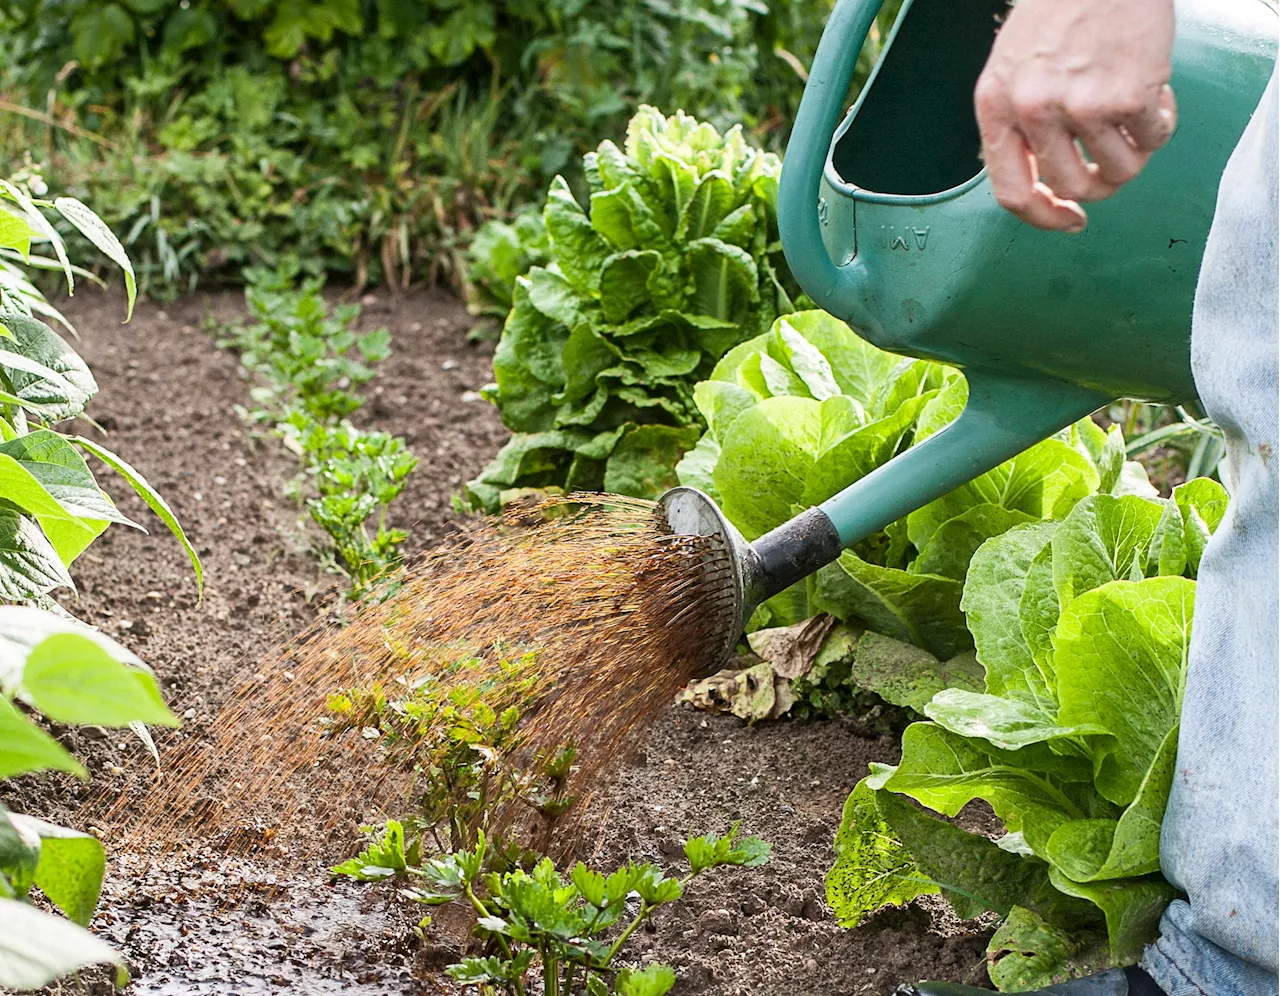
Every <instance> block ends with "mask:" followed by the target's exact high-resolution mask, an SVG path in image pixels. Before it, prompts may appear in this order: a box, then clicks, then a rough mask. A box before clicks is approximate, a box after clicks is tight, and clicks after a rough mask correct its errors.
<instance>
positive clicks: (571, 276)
mask: <svg viewBox="0 0 1280 996" xmlns="http://www.w3.org/2000/svg"><path fill="white" fill-rule="evenodd" d="M542 220H543V221H544V222H545V223H546V226H547V237H548V238H549V239H550V242H551V251H552V254H553V255H554V257H555V260H556V262H557V263H558V264H559V266H560V270H561V272H563V273H564V275H565V277H566V278H567V279H568V281H569V283H571V284H573V286H574V287H576V288H577V289H578V290H579V291H580V292H581V293H583V294H586V295H587V296H588V297H596V296H597V295H598V294H599V293H600V270H601V269H602V268H603V267H604V261H605V260H606V259H607V258H608V257H609V256H611V255H612V254H613V252H614V250H613V249H612V248H610V246H609V244H608V243H607V242H605V240H604V239H602V238H601V237H600V234H599V233H598V232H596V231H595V230H594V229H593V228H592V227H591V221H590V220H589V219H588V218H587V216H586V214H585V213H584V212H583V210H582V208H581V207H580V206H579V205H578V202H577V201H576V200H574V199H573V193H572V192H571V191H570V190H569V185H568V184H567V183H565V181H564V178H563V177H559V176H557V177H556V178H555V179H554V180H553V181H552V182H551V189H550V190H548V191H547V206H546V207H545V208H543V211H542ZM621 248H624V249H625V248H630V247H629V246H622V247H621Z"/></svg>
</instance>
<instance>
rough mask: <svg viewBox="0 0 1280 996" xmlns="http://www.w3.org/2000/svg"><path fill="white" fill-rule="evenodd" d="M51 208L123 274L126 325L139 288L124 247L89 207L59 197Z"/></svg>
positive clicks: (71, 199) (72, 199)
mask: <svg viewBox="0 0 1280 996" xmlns="http://www.w3.org/2000/svg"><path fill="white" fill-rule="evenodd" d="M53 206H54V208H56V209H57V211H58V213H59V214H60V215H62V217H64V218H66V219H67V221H69V222H71V224H73V225H75V227H76V228H77V229H78V230H79V232H80V234H81V235H83V236H84V237H85V238H86V239H88V240H89V241H90V242H92V243H93V245H94V247H95V248H97V249H98V250H99V251H100V252H102V254H103V255H105V256H106V257H107V258H108V259H110V260H111V261H112V262H113V263H115V264H116V265H117V266H119V267H120V269H122V270H123V271H124V288H125V295H126V296H127V298H128V302H129V303H128V306H127V309H126V313H125V318H124V320H125V321H126V322H127V321H128V320H129V319H130V318H132V317H133V301H134V298H136V297H137V296H138V284H137V280H136V279H135V278H134V275H133V264H132V263H131V262H129V254H128V253H127V252H125V250H124V246H122V245H121V244H120V240H119V239H117V238H116V237H115V234H114V233H113V232H112V231H111V229H110V228H108V227H107V225H106V223H105V222H104V221H103V220H102V219H101V218H99V217H98V216H97V215H96V214H94V213H93V211H92V210H91V209H90V208H89V206H88V205H86V204H83V203H81V202H80V201H78V200H76V199H75V198H74V197H59V198H57V199H56V200H54V202H53Z"/></svg>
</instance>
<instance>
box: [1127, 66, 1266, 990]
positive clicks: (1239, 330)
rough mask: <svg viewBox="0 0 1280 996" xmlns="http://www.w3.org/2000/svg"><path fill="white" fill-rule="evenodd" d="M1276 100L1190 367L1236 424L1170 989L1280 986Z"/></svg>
mask: <svg viewBox="0 0 1280 996" xmlns="http://www.w3.org/2000/svg"><path fill="white" fill-rule="evenodd" d="M1276 121H1277V94H1276V78H1275V76H1274V75H1273V76H1272V78H1271V83H1270V84H1269V85H1268V87H1267V91H1266V94H1265V95H1264V96H1263V99H1262V102H1261V103H1260V104H1259V106H1258V110H1257V111H1256V112H1255V113H1254V116H1253V120H1252V121H1251V122H1250V124H1249V127H1248V129H1247V130H1246V132H1245V134H1244V136H1243V138H1242V139H1241V141H1240V144H1239V146H1238V147H1237V148H1236V151H1235V152H1234V154H1233V155H1232V157H1231V162H1230V163H1229V164H1228V166H1227V170H1226V172H1225V174H1224V175H1223V178H1222V183H1221V186H1220V188H1219V191H1218V205H1217V211H1216V213H1215V215H1214V222H1213V229H1212V231H1211V233H1210V236H1209V244H1208V246H1207V248H1206V250H1205V258H1204V264H1203V266H1202V267H1201V271H1200V282H1199V285H1198V287H1197V290H1196V304H1195V316H1194V320H1193V323H1192V326H1193V330H1192V343H1191V345H1192V367H1193V371H1194V374H1195V379H1196V386H1197V388H1198V389H1199V391H1200V396H1201V400H1202V401H1203V403H1204V406H1205V409H1206V411H1207V412H1208V413H1209V415H1210V416H1211V417H1212V418H1213V419H1214V421H1215V422H1217V423H1218V425H1220V426H1221V427H1222V429H1223V431H1224V433H1225V434H1226V439H1227V457H1226V463H1225V466H1224V467H1223V471H1222V477H1223V481H1224V483H1225V484H1226V485H1227V488H1228V490H1229V491H1230V492H1231V504H1230V506H1229V508H1228V510H1227V514H1226V516H1225V517H1224V518H1223V520H1222V523H1221V525H1220V526H1219V527H1218V530H1217V532H1216V533H1215V534H1214V536H1213V538H1212V540H1211V541H1210V543H1209V545H1208V548H1207V549H1206V551H1205V555H1204V558H1203V560H1202V562H1201V565H1200V571H1199V578H1198V582H1197V589H1196V613H1195V622H1194V625H1193V627H1192V637H1191V651H1190V663H1189V666H1188V671H1187V687H1186V695H1185V698H1184V701H1183V712H1182V728H1181V734H1180V739H1179V741H1178V766H1177V771H1176V773H1175V775H1174V784H1173V791H1172V793H1171V795H1170V798H1169V807H1168V810H1167V812H1166V813H1165V821H1164V830H1163V834H1162V837H1161V842H1160V851H1161V865H1162V867H1163V870H1164V873H1165V876H1166V877H1167V878H1168V879H1169V880H1170V881H1171V882H1173V883H1174V884H1175V885H1177V886H1178V887H1179V888H1180V889H1182V890H1183V891H1184V892H1185V893H1186V894H1187V901H1186V902H1176V903H1174V904H1173V905H1172V906H1171V907H1170V908H1169V910H1168V911H1167V912H1166V913H1165V916H1164V919H1163V921H1162V922H1161V936H1160V938H1159V940H1158V941H1157V942H1156V943H1155V944H1154V945H1152V946H1151V947H1149V948H1148V949H1147V951H1146V953H1145V955H1144V958H1143V963H1142V964H1143V967H1144V968H1145V969H1146V970H1147V972H1148V973H1150V975H1151V976H1152V977H1153V978H1154V979H1155V980H1156V981H1157V982H1158V983H1159V984H1160V985H1161V987H1162V988H1163V989H1165V990H1166V991H1167V992H1168V993H1170V994H1171V996H1276V994H1277V991H1278V987H1277V974H1276V970H1277V934H1278V932H1280V917H1278V916H1277V911H1278V910H1280V876H1278V874H1277V868H1278V866H1280V854H1278V851H1280V848H1278V846H1277V838H1278V836H1280V830H1278V826H1280V812H1278V807H1277V786H1278V783H1280V770H1278V768H1277V741H1278V740H1280V700H1278V696H1277V678H1278V676H1280V655H1278V653H1277V641H1278V635H1277V615H1278V612H1280V609H1278V606H1280V593H1278V592H1277V572H1278V570H1280V563H1278V560H1280V557H1278V556H1277V548H1278V544H1280V536H1278V523H1280V488H1278V487H1277V475H1276V459H1277V435H1278V432H1277V422H1278V420H1280V378H1278V376H1277V366H1278V357H1277V351H1278V350H1277V346H1278V342H1280V317H1278V315H1277V310H1278V309H1277V296H1278V294H1280V290H1278V287H1277V268H1278V265H1280V264H1278V261H1277V250H1276V243H1277V228H1278V222H1277V196H1276V188H1277V130H1276Z"/></svg>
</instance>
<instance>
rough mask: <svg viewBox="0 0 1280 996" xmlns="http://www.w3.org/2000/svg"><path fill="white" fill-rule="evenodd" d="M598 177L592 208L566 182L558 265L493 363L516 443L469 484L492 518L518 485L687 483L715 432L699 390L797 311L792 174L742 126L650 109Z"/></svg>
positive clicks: (526, 287)
mask: <svg viewBox="0 0 1280 996" xmlns="http://www.w3.org/2000/svg"><path fill="white" fill-rule="evenodd" d="M584 166H585V172H586V176H587V180H588V183H589V185H590V191H591V193H590V205H589V209H588V210H585V211H584V210H583V208H582V207H581V206H580V205H579V204H578V202H577V201H576V200H575V199H574V197H573V194H572V193H571V191H570V189H569V187H568V185H567V184H566V183H565V181H564V180H563V179H562V178H557V179H556V181H555V182H554V183H553V184H552V187H551V190H550V193H549V194H548V199H547V205H546V208H545V209H544V211H543V219H544V222H545V226H546V233H547V236H548V239H549V245H550V262H549V263H547V265H545V266H533V267H532V268H531V269H530V270H529V271H528V273H527V274H525V275H523V276H520V277H519V278H517V279H516V281H515V287H514V291H513V292H512V293H513V303H512V307H511V311H510V313H509V314H508V315H507V318H506V323H505V325H504V326H503V331H502V338H501V340H500V341H499V343H498V348H497V353H496V355H495V356H494V362H493V367H494V375H495V377H496V381H497V383H496V385H495V386H494V387H493V388H492V389H491V390H490V391H489V392H488V396H489V397H490V399H491V400H493V401H494V402H495V403H496V404H497V405H498V408H499V409H500V410H501V412H502V419H503V422H504V423H505V424H506V425H507V427H508V428H510V429H511V430H512V431H513V432H514V433H515V436H514V437H513V438H512V439H511V441H510V442H509V443H507V445H506V446H504V447H503V449H502V451H501V452H500V453H499V454H498V455H497V457H496V458H495V459H494V460H493V462H491V463H490V464H489V466H488V467H486V468H485V469H484V471H483V472H481V474H480V476H479V477H477V478H476V479H475V480H473V481H471V482H470V483H469V484H468V485H467V494H468V496H469V498H470V500H471V502H472V503H473V504H474V505H476V506H478V507H482V508H485V509H488V510H496V509H497V508H498V506H499V505H500V504H501V501H502V495H503V492H505V491H511V490H513V489H519V488H529V487H536V488H560V489H565V490H577V489H583V490H599V489H601V488H603V489H604V490H607V491H612V492H615V493H619V494H628V495H635V496H638V497H652V496H654V495H656V494H657V493H660V492H661V491H663V490H664V489H665V488H667V487H668V486H670V485H671V484H674V483H675V475H674V473H673V470H672V468H673V467H674V466H675V463H676V461H677V460H679V459H680V457H681V455H683V453H684V452H685V451H686V450H688V449H691V448H692V447H693V445H694V444H695V443H696V442H697V440H698V437H699V436H700V435H701V434H702V429H703V420H702V416H701V415H700V413H699V411H698V407H697V405H696V404H695V402H694V398H693V385H694V384H695V383H696V382H697V381H698V380H699V379H701V378H704V377H706V376H707V375H708V374H709V373H710V372H711V369H712V367H713V366H714V365H715V362H716V360H718V359H719V358H720V357H721V356H722V355H723V354H724V353H725V351H726V350H728V349H729V348H731V347H732V346H734V345H735V344H736V343H739V342H741V341H742V340H744V339H746V338H748V337H750V336H753V335H757V334H759V333H761V332H763V331H765V330H766V329H767V328H768V327H769V324H770V323H771V322H772V321H773V319H774V317H775V316H776V315H778V314H780V313H784V312H788V311H791V310H792V309H793V303H792V295H793V294H794V293H795V291H794V286H793V284H792V283H791V280H790V276H789V274H788V271H787V270H786V265H785V263H784V261H783V259H782V252H781V245H780V243H779V242H778V235H777V217H776V198H777V187H778V176H779V173H780V170H781V163H780V161H779V159H778V157H777V156H775V155H772V154H770V153H765V152H760V151H758V150H756V149H754V148H752V147H751V146H749V145H748V144H747V143H746V141H745V140H744V139H743V137H742V131H741V129H740V128H733V129H731V130H730V131H729V132H727V133H726V134H724V135H721V134H719V133H718V132H717V131H716V130H715V129H714V128H712V127H711V126H710V125H707V124H700V123H698V122H697V121H695V120H694V119H693V118H691V117H689V116H688V115H686V114H684V113H683V112H677V113H676V114H675V116H673V117H670V118H664V117H663V116H662V115H661V114H660V113H659V112H658V111H656V110H655V109H653V108H652V107H643V108H641V109H640V111H639V113H637V114H636V116H635V117H634V118H632V120H631V123H630V124H629V125H628V127H627V139H626V144H625V149H619V148H618V147H617V146H616V145H614V143H612V142H607V141H606V142H603V143H602V144H601V145H600V146H599V148H598V149H597V150H596V152H594V153H591V154H589V155H588V156H587V157H586V158H585V160H584ZM511 235H512V237H511V239H508V240H507V241H508V242H510V243H511V247H512V251H515V248H516V247H517V245H516V241H515V233H511Z"/></svg>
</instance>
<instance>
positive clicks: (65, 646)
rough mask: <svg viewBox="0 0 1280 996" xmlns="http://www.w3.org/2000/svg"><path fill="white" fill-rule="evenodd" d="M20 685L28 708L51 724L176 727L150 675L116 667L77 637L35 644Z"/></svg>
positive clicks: (98, 648)
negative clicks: (149, 724)
mask: <svg viewBox="0 0 1280 996" xmlns="http://www.w3.org/2000/svg"><path fill="white" fill-rule="evenodd" d="M22 685H23V688H24V689H25V690H26V693H27V695H28V696H30V699H31V702H32V704H33V705H35V707H36V708H37V709H39V710H40V712H41V713H43V714H44V715H45V716H48V717H49V718H50V719H52V720H54V721H55V722H59V723H77V724H81V725H87V724H97V725H98V726H116V727H119V726H128V725H129V724H130V723H158V724H163V725H166V726H177V725H179V724H178V720H177V718H176V717H175V716H174V715H173V713H171V712H170V711H169V709H168V707H167V706H166V705H165V704H164V699H162V698H161V696H160V689H159V687H158V686H157V684H156V679H155V677H154V676H153V675H152V674H151V673H150V672H148V671H143V670H140V669H138V668H134V667H129V666H128V665H126V664H123V663H121V662H120V661H118V660H116V659H115V658H114V657H112V656H111V655H110V654H109V653H107V651H106V650H104V649H103V648H102V646H101V645H100V644H98V643H97V642H96V641H93V640H90V639H89V638H88V637H85V636H81V635H80V634H78V633H58V634H55V635H53V636H50V637H47V638H45V639H44V640H43V641H42V642H40V643H38V644H36V645H35V646H34V647H33V648H32V649H31V653H30V655H29V656H28V657H27V663H26V667H25V668H24V669H23V673H22Z"/></svg>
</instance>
